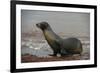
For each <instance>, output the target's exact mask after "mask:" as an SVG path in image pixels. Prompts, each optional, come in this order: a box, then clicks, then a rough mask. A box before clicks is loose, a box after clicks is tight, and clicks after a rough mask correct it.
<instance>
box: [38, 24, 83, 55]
mask: <svg viewBox="0 0 100 73" xmlns="http://www.w3.org/2000/svg"><path fill="white" fill-rule="evenodd" d="M37 26H38V27H39V28H40V29H41V30H42V31H43V34H44V36H45V39H46V40H47V42H48V44H49V45H50V47H51V48H52V50H53V56H56V55H57V54H58V53H59V54H61V56H64V55H73V54H81V53H82V44H81V41H80V40H78V39H77V38H67V39H62V38H61V37H59V36H58V35H57V34H55V33H54V32H53V30H52V29H51V27H50V26H49V24H48V23H47V22H41V23H38V24H37Z"/></svg>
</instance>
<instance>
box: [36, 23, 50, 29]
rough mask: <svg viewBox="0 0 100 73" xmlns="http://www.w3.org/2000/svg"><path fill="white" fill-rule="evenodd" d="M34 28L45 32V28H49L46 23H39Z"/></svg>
mask: <svg viewBox="0 0 100 73" xmlns="http://www.w3.org/2000/svg"><path fill="white" fill-rule="evenodd" d="M36 26H37V27H38V28H40V29H41V30H45V29H47V28H49V27H50V26H49V24H48V23H47V22H40V23H37V24H36Z"/></svg>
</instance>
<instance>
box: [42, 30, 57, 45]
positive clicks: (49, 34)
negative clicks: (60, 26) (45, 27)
mask: <svg viewBox="0 0 100 73" xmlns="http://www.w3.org/2000/svg"><path fill="white" fill-rule="evenodd" d="M44 36H45V38H46V40H47V42H48V43H49V44H53V43H54V42H55V40H56V37H55V35H54V34H53V33H52V32H51V31H45V32H44Z"/></svg>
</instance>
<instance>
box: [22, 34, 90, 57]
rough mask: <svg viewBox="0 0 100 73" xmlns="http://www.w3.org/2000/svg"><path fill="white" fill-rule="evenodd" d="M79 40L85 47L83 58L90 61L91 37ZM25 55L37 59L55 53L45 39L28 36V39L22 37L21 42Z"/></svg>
mask: <svg viewBox="0 0 100 73" xmlns="http://www.w3.org/2000/svg"><path fill="white" fill-rule="evenodd" d="M64 38H67V37H64ZM78 39H79V40H81V42H82V46H83V52H82V55H83V56H82V58H83V59H89V57H90V56H89V55H90V41H89V37H78ZM25 54H30V55H35V56H37V57H48V54H53V51H52V49H51V48H50V46H49V45H48V43H47V41H46V40H45V39H44V38H42V37H32V36H31V37H30V36H28V37H22V40H21V55H25Z"/></svg>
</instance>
